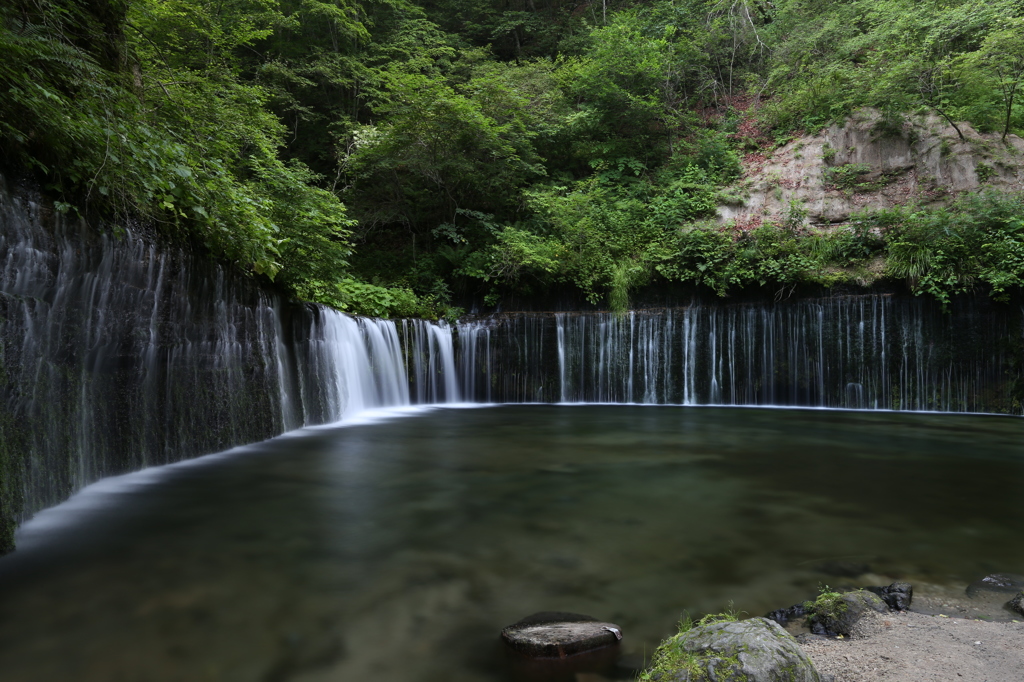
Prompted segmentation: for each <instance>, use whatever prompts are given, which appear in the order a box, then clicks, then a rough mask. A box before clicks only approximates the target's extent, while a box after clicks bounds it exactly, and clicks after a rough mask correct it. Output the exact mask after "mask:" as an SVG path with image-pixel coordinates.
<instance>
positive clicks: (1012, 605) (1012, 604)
mask: <svg viewBox="0 0 1024 682" xmlns="http://www.w3.org/2000/svg"><path fill="white" fill-rule="evenodd" d="M1006 608H1008V609H1010V610H1011V611H1013V612H1014V613H1019V614H1020V615H1022V616H1024V591H1022V592H1018V593H1017V596H1016V597H1014V598H1013V599H1011V600H1010V601H1008V602H1006Z"/></svg>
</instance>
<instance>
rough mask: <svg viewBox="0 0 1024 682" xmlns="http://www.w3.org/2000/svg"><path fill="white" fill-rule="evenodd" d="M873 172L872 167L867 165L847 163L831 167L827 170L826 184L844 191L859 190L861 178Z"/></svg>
mask: <svg viewBox="0 0 1024 682" xmlns="http://www.w3.org/2000/svg"><path fill="white" fill-rule="evenodd" d="M870 172H871V166H869V165H867V164H866V163H846V164H843V165H842V166H830V167H828V168H826V169H825V182H827V183H829V184H831V185H833V186H835V187H837V188H839V189H842V190H850V191H852V190H855V189H857V188H859V187H860V186H861V185H862V184H863V183H861V176H864V175H867V174H868V173H870Z"/></svg>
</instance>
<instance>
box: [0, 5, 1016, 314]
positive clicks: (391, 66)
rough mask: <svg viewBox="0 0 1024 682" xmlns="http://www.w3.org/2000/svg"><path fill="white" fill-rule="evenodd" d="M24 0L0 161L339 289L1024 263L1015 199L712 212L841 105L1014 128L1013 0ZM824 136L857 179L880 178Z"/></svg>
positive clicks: (999, 267) (1003, 274)
mask: <svg viewBox="0 0 1024 682" xmlns="http://www.w3.org/2000/svg"><path fill="white" fill-rule="evenodd" d="M8 6H9V9H8V8H5V12H4V14H3V15H2V18H0V22H2V24H0V49H2V50H3V54H4V57H5V58H4V60H2V61H0V83H2V88H3V92H4V97H3V98H0V151H2V152H3V157H4V159H5V163H6V164H7V165H8V166H10V167H11V168H12V169H13V170H15V172H26V171H27V172H31V173H34V174H35V175H36V176H37V177H38V178H39V179H40V181H41V184H42V185H43V186H44V187H45V188H46V190H47V191H48V192H50V194H51V195H52V196H53V198H54V199H55V200H56V204H55V205H56V206H57V207H58V208H59V209H60V210H64V211H71V212H79V213H81V214H83V215H89V216H93V217H101V218H105V219H109V220H124V219H126V218H131V219H141V220H143V221H146V222H147V223H149V224H152V225H155V226H157V227H158V228H159V229H161V230H162V231H163V232H165V233H166V234H167V235H169V236H171V237H172V238H173V239H176V240H178V241H181V242H186V243H189V244H194V245H197V246H199V247H201V248H203V249H205V250H206V251H208V252H210V253H212V254H213V255H215V256H216V257H218V258H220V259H223V260H225V261H229V262H232V263H235V264H236V265H237V266H238V267H239V268H241V269H243V270H246V271H249V272H252V273H254V274H261V275H265V276H267V277H273V278H275V280H276V281H277V282H279V283H280V284H281V285H283V286H285V287H287V288H288V290H290V291H291V292H292V293H294V294H295V295H297V296H300V297H302V298H306V299H310V300H316V301H321V302H324V303H327V304H330V305H334V306H337V307H338V308H340V309H343V310H348V311H353V312H362V313H365V314H371V315H382V316H390V315H414V314H415V315H427V316H439V315H450V314H453V311H452V310H449V309H448V308H449V306H450V305H451V301H452V300H455V299H456V298H457V297H460V296H467V297H468V296H473V295H484V296H486V297H487V298H488V300H490V301H496V300H498V299H499V298H500V297H501V296H502V295H505V294H507V293H510V292H515V293H517V294H519V295H529V294H531V293H534V292H538V291H541V290H543V289H544V288H545V287H549V286H555V285H557V286H571V287H574V288H576V289H577V290H578V291H580V292H581V293H582V294H583V295H584V296H585V297H586V298H587V299H588V300H590V301H591V302H593V303H595V304H596V303H599V302H601V301H606V302H607V304H608V305H609V307H610V308H611V309H613V310H625V309H626V308H627V307H628V306H629V301H630V296H631V295H632V294H633V292H635V291H636V290H637V289H638V288H639V287H642V286H644V285H646V284H648V283H650V282H658V281H670V282H686V283H692V284H696V285H698V286H705V287H708V288H710V289H711V290H713V291H716V292H717V293H719V294H720V295H728V294H730V293H733V292H735V291H738V290H740V289H743V288H745V287H776V288H778V287H783V286H785V287H792V286H795V285H797V284H813V285H824V286H832V285H834V284H837V283H843V282H855V283H864V282H869V281H873V280H874V279H875V278H877V277H878V276H879V270H880V267H879V265H878V263H879V260H880V257H884V258H885V259H886V260H887V263H888V266H887V270H886V272H887V273H888V275H889V276H891V277H895V278H902V279H906V280H907V281H908V282H909V283H910V286H911V287H912V288H913V289H914V290H915V291H917V292H920V293H928V294H929V295H934V296H937V297H938V298H940V300H943V301H948V300H949V297H950V296H952V295H954V294H956V293H958V292H963V291H969V290H972V289H973V288H976V287H979V286H980V287H984V288H985V289H987V290H988V291H991V292H992V293H993V295H995V296H996V297H999V298H1005V297H1006V296H1008V295H1009V294H1010V293H1011V292H1014V291H1016V290H1017V288H1018V287H1019V285H1020V282H1019V279H1020V276H1021V274H1020V258H1021V255H1020V247H1019V243H1018V240H1019V236H1018V234H1017V231H1016V227H1015V226H1016V225H1017V224H1018V223H1016V222H1015V221H1016V220H1017V218H1016V217H1015V215H1019V214H1020V212H1019V210H1018V209H1019V207H1018V206H1017V203H1019V199H1018V198H1009V199H1005V200H996V199H993V198H983V197H975V198H971V199H966V200H965V201H964V202H963V203H961V204H959V205H958V206H956V207H954V208H951V209H949V210H947V211H930V210H922V209H918V208H906V209H901V210H897V211H891V212H881V213H875V214H870V215H865V216H861V217H859V218H858V219H857V220H856V221H854V223H853V224H852V225H851V226H845V227H840V228H835V229H828V230H821V231H818V230H813V229H808V228H807V227H806V226H805V224H804V222H805V221H804V217H805V215H804V212H803V209H802V208H801V207H800V206H799V205H794V206H793V207H791V209H790V212H789V214H788V215H787V216H785V217H783V218H780V219H776V220H775V221H774V222H772V221H769V222H767V223H765V224H757V225H751V226H742V227H744V228H746V229H740V228H738V227H736V226H734V225H722V224H718V223H716V222H712V219H713V217H714V214H715V212H716V206H717V205H718V204H720V203H731V204H741V203H742V202H743V197H742V195H741V194H740V193H739V191H738V190H736V189H724V186H726V185H727V184H728V183H730V182H732V181H733V180H735V179H736V178H738V177H739V176H740V175H741V170H742V168H741V163H740V158H741V155H745V154H748V153H752V152H753V153H756V154H762V153H765V152H767V151H768V147H770V146H771V144H773V142H772V140H774V141H775V142H774V143H779V144H781V143H782V142H783V141H785V140H787V139H790V138H791V137H792V136H793V135H794V132H795V131H797V130H799V129H801V128H804V129H807V128H811V129H813V128H816V127H820V126H822V125H825V124H827V123H829V122H831V121H835V120H837V119H839V118H841V117H842V116H844V115H846V114H847V113H849V112H850V111H851V110H852V109H853V108H855V107H859V106H863V105H874V106H878V107H880V108H881V109H882V110H883V113H884V114H885V116H884V119H883V122H882V124H881V125H880V126H879V128H878V134H879V135H902V134H903V133H902V129H903V122H904V120H905V118H906V115H907V114H912V113H914V112H937V113H938V114H939V115H941V116H943V117H945V118H946V120H947V121H949V122H950V123H951V124H953V125H957V124H958V122H959V121H962V120H969V121H971V122H972V123H973V124H974V125H975V126H976V127H979V128H980V129H982V130H992V131H997V132H1002V133H1003V135H1004V137H1005V136H1006V135H1008V134H1009V133H1012V132H1015V131H1016V132H1020V131H1021V130H1024V113H1022V107H1020V106H1019V105H1020V101H1019V99H1020V83H1021V82H1022V80H1024V58H1022V55H1024V38H1022V36H1024V30H1022V29H1024V24H1022V23H1021V22H1024V10H1022V8H1021V5H1020V3H1018V2H1015V1H1011V0H997V1H995V2H981V1H980V0H954V1H952V2H946V1H943V2H939V1H938V0H925V2H910V0H884V1H883V2H877V1H871V2H869V1H868V0H854V1H853V2H846V3H839V2H804V1H802V0H800V1H798V0H777V1H776V2H774V3H755V2H752V1H750V0H740V1H737V2H731V3H722V2H718V1H717V0H655V1H653V2H644V3H639V2H635V1H634V0H618V1H613V2H607V3H603V4H602V5H601V6H597V5H594V4H591V5H588V6H585V7H584V6H579V7H576V6H569V5H563V4H561V3H558V2H553V1H547V0H537V2H533V1H532V0H531V1H530V2H524V1H522V0H516V2H513V3H511V4H509V3H508V2H506V1H505V0H503V1H502V2H497V0H425V2H423V3H421V4H412V3H410V2H409V0H381V1H380V2H373V3H368V2H359V1H357V0H225V1H223V2H220V1H218V2H213V1H212V0H168V1H166V2H165V1H158V0H131V2H128V1H124V2H122V1H121V0H95V1H94V0H11V2H9V3H8ZM763 95H770V97H762V96H763ZM758 116H759V117H760V120H759V121H758V120H757V117H758ZM766 124H767V125H770V126H774V129H772V130H769V129H765V125H766ZM759 126H760V127H759ZM946 146H947V147H948V146H949V145H946ZM950 149H951V148H950ZM822 155H823V159H824V161H825V163H826V164H827V165H828V166H830V167H829V168H827V169H826V171H825V173H826V181H827V182H828V183H829V184H831V185H833V186H835V187H836V188H838V189H840V190H842V191H844V192H848V193H851V194H852V193H855V192H864V191H873V190H876V189H879V188H880V187H881V186H882V185H884V184H885V183H886V182H888V181H889V180H890V179H891V178H890V177H889V176H886V175H884V174H883V175H877V174H875V173H871V172H870V169H868V168H867V167H866V166H863V165H860V164H846V165H842V166H832V162H833V161H834V159H835V156H836V150H834V149H831V148H830V147H828V146H826V147H825V148H824V149H823V152H822ZM755 158H756V157H755ZM977 172H978V177H979V179H980V180H981V181H982V182H985V181H986V180H988V179H990V178H991V177H994V175H995V173H996V170H995V169H993V168H991V167H990V166H988V165H986V164H979V165H978V166H977ZM342 200H344V205H343V204H342ZM1000 201H1002V203H1000ZM1015 202H1016V203H1015ZM1004 204H1005V205H1004ZM1013 211H1018V213H1016V214H1014V213H1013ZM776 290H777V291H778V290H779V289H776Z"/></svg>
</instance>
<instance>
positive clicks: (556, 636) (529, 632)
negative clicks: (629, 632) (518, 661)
mask: <svg viewBox="0 0 1024 682" xmlns="http://www.w3.org/2000/svg"><path fill="white" fill-rule="evenodd" d="M501 638H502V639H503V640H504V641H505V643H506V644H508V645H509V646H510V647H511V648H512V649H514V650H515V651H516V652H518V653H519V654H522V655H523V656H528V657H530V658H565V657H567V656H573V655H576V654H582V653H584V652H588V651H594V650H595V649H600V648H602V647H606V646H610V645H613V644H616V643H618V641H619V640H620V639H622V630H621V629H620V628H619V626H618V625H615V624H614V623H605V622H602V621H599V620H597V619H596V618H591V617H590V616H584V615H581V614H578V613H561V612H557V611H543V612H541V613H535V614H533V615H532V616H527V617H526V618H523V619H522V620H520V621H519V622H517V623H514V624H512V625H509V626H508V627H507V628H505V629H504V630H502V631H501Z"/></svg>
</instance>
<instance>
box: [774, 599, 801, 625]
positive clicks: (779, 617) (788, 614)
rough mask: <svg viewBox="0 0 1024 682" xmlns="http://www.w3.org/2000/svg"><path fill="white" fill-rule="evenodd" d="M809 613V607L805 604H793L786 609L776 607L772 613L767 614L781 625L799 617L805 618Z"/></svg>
mask: <svg viewBox="0 0 1024 682" xmlns="http://www.w3.org/2000/svg"><path fill="white" fill-rule="evenodd" d="M806 615H807V609H806V608H805V607H804V605H803V604H793V605H792V606H790V607H789V608H786V609H775V610H774V611H772V612H771V613H769V614H767V615H765V618H767V619H768V620H774V621H775V622H776V623H778V624H779V625H786V624H788V623H789V621H791V620H796V619H797V618H803V617H804V616H806Z"/></svg>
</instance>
